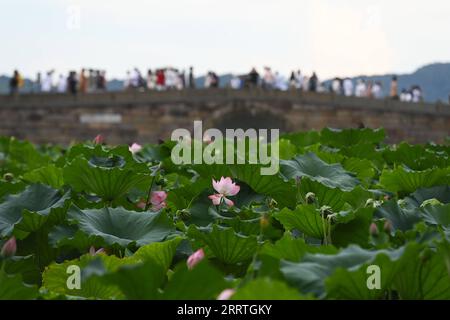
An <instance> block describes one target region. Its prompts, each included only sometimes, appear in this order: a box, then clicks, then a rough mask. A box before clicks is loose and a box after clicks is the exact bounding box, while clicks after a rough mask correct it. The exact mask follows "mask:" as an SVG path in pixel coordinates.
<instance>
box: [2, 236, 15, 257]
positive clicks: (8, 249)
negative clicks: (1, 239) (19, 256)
mask: <svg viewBox="0 0 450 320" xmlns="http://www.w3.org/2000/svg"><path fill="white" fill-rule="evenodd" d="M16 251H17V243H16V238H15V237H12V238H11V239H9V240H8V241H6V242H5V244H4V245H3V247H2V251H1V252H0V256H2V257H12V256H14V255H15V254H16Z"/></svg>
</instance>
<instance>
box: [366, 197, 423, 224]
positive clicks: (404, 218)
mask: <svg viewBox="0 0 450 320" xmlns="http://www.w3.org/2000/svg"><path fill="white" fill-rule="evenodd" d="M374 215H375V216H376V217H379V218H386V219H388V220H390V221H391V222H392V226H393V227H394V230H395V229H399V230H402V231H407V230H411V229H413V227H414V225H415V224H416V223H418V222H419V221H420V211H419V209H417V208H411V207H401V206H399V204H398V203H397V201H395V200H390V201H387V202H385V203H383V204H382V205H381V206H380V207H378V208H377V209H376V210H375V213H374Z"/></svg>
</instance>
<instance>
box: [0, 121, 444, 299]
mask: <svg viewBox="0 0 450 320" xmlns="http://www.w3.org/2000/svg"><path fill="white" fill-rule="evenodd" d="M385 141H386V137H385V132H384V131H383V130H382V129H379V130H372V129H348V130H332V129H324V130H322V131H320V132H316V131H311V132H300V133H290V134H286V135H283V136H282V137H281V138H280V140H279V142H278V145H279V150H280V170H279V172H278V173H277V174H276V175H272V176H264V175H261V174H260V166H259V165H256V164H241V165H237V164H236V165H225V164H213V165H207V164H192V165H175V164H174V163H173V162H172V161H171V149H172V148H173V147H174V143H173V142H171V141H167V142H164V143H161V144H156V145H144V146H142V147H141V146H139V145H137V144H135V145H133V146H131V147H129V146H128V145H119V146H109V145H106V144H104V143H101V141H99V139H96V141H94V142H86V143H79V144H73V145H71V146H69V147H60V146H52V145H38V146H36V145H33V144H31V143H30V142H27V141H20V140H17V139H14V138H9V137H4V138H0V173H1V175H0V178H1V180H0V248H2V250H1V254H0V299H218V298H220V299H450V244H449V239H450V204H449V203H450V186H449V185H450V161H449V155H450V146H449V145H437V144H433V143H429V144H425V145H410V144H407V143H400V144H397V145H390V144H387V143H385ZM371 270H374V271H373V272H372V271H371Z"/></svg>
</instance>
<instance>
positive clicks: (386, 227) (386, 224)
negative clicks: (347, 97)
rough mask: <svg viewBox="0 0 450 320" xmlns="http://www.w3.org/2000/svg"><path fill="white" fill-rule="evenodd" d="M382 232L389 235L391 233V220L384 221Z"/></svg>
mask: <svg viewBox="0 0 450 320" xmlns="http://www.w3.org/2000/svg"><path fill="white" fill-rule="evenodd" d="M383 229H384V231H386V232H387V233H391V231H392V221H391V220H386V221H385V222H384V226H383Z"/></svg>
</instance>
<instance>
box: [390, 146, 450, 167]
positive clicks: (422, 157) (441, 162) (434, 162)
mask: <svg viewBox="0 0 450 320" xmlns="http://www.w3.org/2000/svg"><path fill="white" fill-rule="evenodd" d="M383 156H384V158H385V159H386V163H388V164H394V165H405V166H407V167H408V168H409V169H412V170H418V171H421V170H426V169H428V168H432V167H440V168H445V167H448V165H449V159H448V155H445V156H444V155H442V154H439V153H437V152H434V151H432V150H429V149H428V148H426V147H425V146H421V145H410V144H408V143H405V142H402V143H400V144H399V145H398V146H396V147H395V148H392V149H386V150H385V151H384V152H383Z"/></svg>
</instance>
